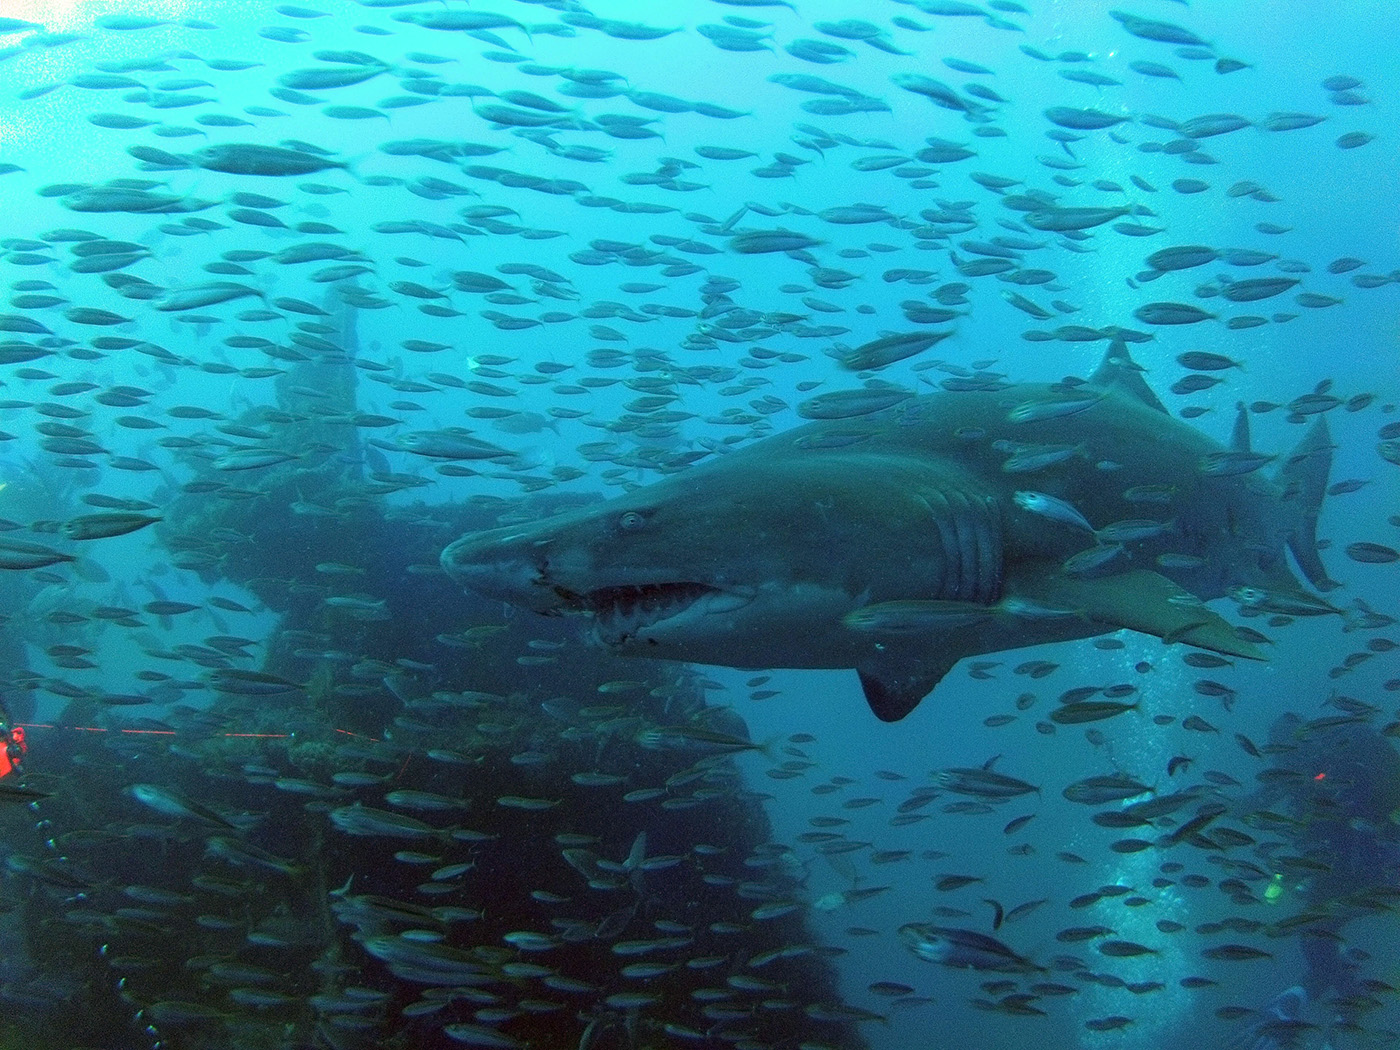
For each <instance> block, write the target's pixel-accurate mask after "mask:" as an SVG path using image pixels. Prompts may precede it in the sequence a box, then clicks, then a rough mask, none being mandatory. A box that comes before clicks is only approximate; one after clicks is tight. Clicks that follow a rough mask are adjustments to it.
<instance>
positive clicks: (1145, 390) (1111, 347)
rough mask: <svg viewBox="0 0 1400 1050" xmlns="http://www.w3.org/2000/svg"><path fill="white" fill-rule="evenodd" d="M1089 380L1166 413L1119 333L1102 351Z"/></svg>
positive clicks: (1164, 407)
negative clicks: (1119, 391)
mask: <svg viewBox="0 0 1400 1050" xmlns="http://www.w3.org/2000/svg"><path fill="white" fill-rule="evenodd" d="M1089 381H1090V382H1091V383H1093V384H1095V385H1096V386H1107V387H1113V388H1115V389H1117V390H1121V391H1122V392H1123V393H1125V394H1127V395H1129V396H1130V397H1134V398H1137V400H1139V401H1141V402H1142V403H1143V404H1144V405H1147V406H1148V407H1149V408H1155V409H1156V410H1157V411H1158V412H1161V413H1162V414H1163V415H1166V414H1167V406H1166V405H1164V404H1162V402H1161V401H1159V400H1158V399H1157V395H1156V394H1154V393H1153V392H1152V388H1151V387H1150V386H1148V385H1147V380H1145V379H1143V378H1142V369H1141V368H1139V367H1138V365H1137V362H1136V361H1134V360H1133V358H1132V355H1131V354H1129V353H1128V343H1127V341H1126V340H1125V339H1124V338H1123V337H1122V336H1121V335H1119V336H1114V337H1113V342H1111V343H1109V344H1108V349H1107V350H1105V351H1104V353H1103V360H1102V361H1100V362H1099V367H1098V368H1096V369H1094V374H1093V375H1092V376H1090V377H1089Z"/></svg>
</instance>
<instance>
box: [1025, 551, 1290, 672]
mask: <svg viewBox="0 0 1400 1050" xmlns="http://www.w3.org/2000/svg"><path fill="white" fill-rule="evenodd" d="M1008 583H1009V586H1008V590H1010V591H1012V592H1013V593H1014V594H1016V595H1017V596H1020V597H1024V598H1029V599H1031V600H1033V601H1035V602H1037V603H1039V604H1042V605H1047V606H1051V607H1054V608H1058V609H1072V610H1075V611H1076V612H1078V613H1079V614H1080V615H1081V616H1083V617H1084V618H1085V619H1088V620H1092V621H1094V622H1095V623H1102V624H1104V625H1106V626H1107V627H1109V628H1110V629H1111V628H1115V627H1126V628H1128V629H1129V630H1132V631H1141V632H1142V633H1143V634H1151V635H1155V636H1156V637H1158V638H1160V639H1162V641H1164V642H1167V643H1169V644H1170V643H1172V642H1185V643H1186V644H1188V645H1195V646H1199V647H1200V648H1202V649H1210V650H1213V651H1214V652H1217V653H1225V654H1227V655H1230V656H1241V657H1244V658H1245V659H1248V660H1265V659H1267V657H1266V656H1265V655H1264V654H1263V653H1262V652H1260V650H1259V649H1258V648H1257V647H1255V646H1254V645H1252V644H1250V643H1249V642H1247V641H1245V640H1244V639H1243V638H1241V637H1240V636H1239V635H1238V634H1236V633H1235V629H1234V628H1233V627H1231V626H1230V624H1229V622H1228V621H1227V620H1225V619H1224V618H1223V617H1221V616H1219V615H1217V614H1216V613H1214V612H1211V610H1209V609H1207V608H1206V607H1205V606H1204V605H1202V604H1201V602H1200V599H1198V598H1197V597H1196V596H1195V595H1193V594H1191V593H1190V592H1189V591H1185V590H1183V589H1182V588H1180V587H1178V586H1177V585H1176V584H1175V583H1173V582H1172V581H1171V580H1169V579H1167V578H1166V577H1165V576H1163V575H1161V574H1160V573H1156V572H1149V571H1147V570H1145V569H1133V570H1132V571H1130V572H1120V573H1117V574H1116V575H1113V576H1103V577H1100V578H1098V579H1086V580H1081V579H1076V578H1074V577H1072V576H1066V575H1065V574H1064V573H1062V572H1059V571H1055V570H1047V571H1041V572H1031V573H1027V574H1025V575H1024V576H1019V575H1018V577H1017V578H1014V579H1013V580H1011V581H1008Z"/></svg>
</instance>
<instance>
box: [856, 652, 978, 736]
mask: <svg viewBox="0 0 1400 1050" xmlns="http://www.w3.org/2000/svg"><path fill="white" fill-rule="evenodd" d="M962 655H963V654H961V653H959V654H957V655H954V656H951V657H950V656H948V655H946V654H932V655H928V656H921V657H920V658H919V659H917V660H911V661H908V662H907V663H905V662H896V661H894V660H889V661H878V662H874V663H868V664H862V665H861V666H860V667H858V668H856V673H857V674H859V675H860V687H861V688H862V689H863V690H865V702H866V703H868V704H869V705H870V710H871V711H873V712H875V717H876V718H878V719H879V720H880V721H881V722H898V721H899V720H900V719H901V718H903V717H904V716H905V715H907V714H908V713H909V712H910V711H912V710H914V708H916V707H918V706H919V701H920V700H922V699H923V698H924V697H926V696H928V694H929V693H931V692H933V687H934V686H936V685H937V684H938V683H939V682H941V681H942V680H943V677H944V675H946V674H947V673H948V672H949V671H951V670H952V669H953V665H954V664H956V663H957V662H958V661H959V660H960V659H962Z"/></svg>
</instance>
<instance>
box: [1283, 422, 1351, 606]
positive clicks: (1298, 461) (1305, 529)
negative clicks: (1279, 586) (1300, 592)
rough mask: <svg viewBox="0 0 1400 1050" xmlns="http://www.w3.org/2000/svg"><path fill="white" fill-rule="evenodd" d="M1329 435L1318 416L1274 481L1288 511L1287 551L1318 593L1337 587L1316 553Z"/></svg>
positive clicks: (1331, 446)
mask: <svg viewBox="0 0 1400 1050" xmlns="http://www.w3.org/2000/svg"><path fill="white" fill-rule="evenodd" d="M1334 448H1336V446H1335V445H1334V444H1333V443H1332V434H1331V432H1330V431H1329V430H1328V429H1327V420H1326V418H1325V417H1324V416H1322V415H1319V416H1318V417H1317V422H1315V423H1314V424H1313V425H1312V426H1311V427H1310V428H1309V429H1308V432H1307V434H1306V435H1305V436H1304V438H1303V440H1302V441H1300V442H1298V446H1297V447H1296V448H1295V449H1294V450H1293V452H1292V454H1290V455H1289V457H1288V458H1287V459H1286V460H1284V462H1283V465H1282V466H1281V467H1279V470H1278V474H1277V475H1276V476H1275V479H1274V480H1275V481H1276V483H1277V484H1278V485H1280V486H1281V487H1282V488H1283V497H1282V498H1283V501H1284V503H1285V505H1286V506H1288V507H1290V508H1291V509H1290V513H1291V514H1292V516H1293V519H1294V523H1293V528H1292V529H1291V530H1290V531H1289V533H1288V549H1289V550H1291V551H1292V552H1293V558H1294V560H1295V561H1296V562H1297V563H1298V567H1299V568H1300V569H1302V570H1303V575H1305V576H1306V577H1307V578H1308V582H1310V583H1311V584H1312V585H1313V586H1314V587H1316V588H1318V589H1319V590H1330V589H1332V588H1333V587H1335V586H1337V584H1336V583H1335V582H1334V581H1333V580H1332V579H1330V578H1329V577H1328V575H1327V568H1326V566H1324V565H1323V564H1322V558H1321V556H1319V554H1318V553H1317V518H1318V515H1319V514H1320V513H1321V511H1322V500H1323V497H1325V496H1326V495H1327V479H1328V476H1329V475H1330V474H1331V472H1332V450H1333V449H1334Z"/></svg>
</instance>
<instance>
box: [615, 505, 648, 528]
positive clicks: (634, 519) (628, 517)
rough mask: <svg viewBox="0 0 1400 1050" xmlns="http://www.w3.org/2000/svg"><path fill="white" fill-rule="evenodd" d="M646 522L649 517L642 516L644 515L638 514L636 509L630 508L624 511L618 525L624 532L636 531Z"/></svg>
mask: <svg viewBox="0 0 1400 1050" xmlns="http://www.w3.org/2000/svg"><path fill="white" fill-rule="evenodd" d="M646 522H647V519H646V518H644V517H642V515H640V514H638V513H637V512H636V511H635V510H629V511H627V512H626V513H624V514H623V515H622V517H620V518H618V519H617V527H618V528H620V529H621V530H622V531H623V532H636V531H637V530H638V529H640V528H641V527H642V526H643V525H645V524H646Z"/></svg>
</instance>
